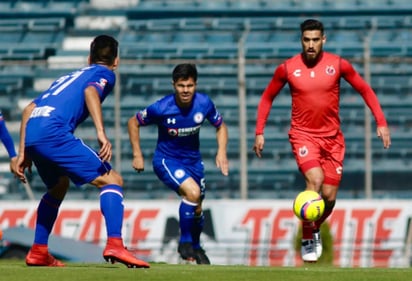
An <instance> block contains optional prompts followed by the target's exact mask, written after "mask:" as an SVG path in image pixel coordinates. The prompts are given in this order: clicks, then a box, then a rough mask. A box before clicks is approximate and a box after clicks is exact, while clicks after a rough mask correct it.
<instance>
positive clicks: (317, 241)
mask: <svg viewBox="0 0 412 281" xmlns="http://www.w3.org/2000/svg"><path fill="white" fill-rule="evenodd" d="M313 244H314V248H315V253H316V256H317V258H320V256H321V255H322V250H323V246H322V239H321V238H320V230H319V229H318V230H316V231H313Z"/></svg>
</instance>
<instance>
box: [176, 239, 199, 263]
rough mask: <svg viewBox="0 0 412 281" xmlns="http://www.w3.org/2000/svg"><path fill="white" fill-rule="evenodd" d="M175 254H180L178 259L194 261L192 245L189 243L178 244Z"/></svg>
mask: <svg viewBox="0 0 412 281" xmlns="http://www.w3.org/2000/svg"><path fill="white" fill-rule="evenodd" d="M177 252H178V253H179V254H180V257H181V258H182V259H184V260H188V261H194V260H195V259H196V258H195V252H194V250H193V247H192V243H190V242H187V243H179V246H178V247H177Z"/></svg>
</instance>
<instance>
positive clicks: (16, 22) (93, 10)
mask: <svg viewBox="0 0 412 281" xmlns="http://www.w3.org/2000/svg"><path fill="white" fill-rule="evenodd" d="M411 14H412V4H411V2H410V1H407V0H376V1H372V0H364V1H359V0H348V1H332V0H316V1H299V0H288V1H274V0H250V1H237V0H216V1H200V0H140V1H139V0H135V1H107V0H105V1H97V0H96V1H92V0H90V1H89V0H41V1H26V0H25V1H23V0H17V1H12V0H10V1H1V2H0V34H1V35H2V38H3V42H2V43H3V44H2V46H1V47H0V103H1V110H2V111H3V113H4V114H5V116H6V118H8V119H10V122H11V123H12V124H13V123H15V124H18V118H19V114H20V112H21V107H22V104H24V103H25V102H27V100H29V99H31V98H33V97H34V96H35V95H37V94H38V93H40V92H41V91H42V90H44V89H45V88H46V87H47V86H48V84H49V83H50V82H51V81H52V79H54V78H56V76H58V75H60V74H61V73H65V72H66V71H67V70H69V69H73V68H77V67H79V66H81V65H85V64H86V63H87V60H86V59H87V51H88V47H89V46H88V44H89V42H90V40H91V38H92V37H94V36H95V35H96V34H100V33H107V34H110V35H113V36H115V37H117V38H118V40H119V41H120V46H121V48H120V55H121V59H122V64H121V66H120V68H119V71H118V75H119V82H120V90H121V99H120V124H121V130H120V131H121V136H116V135H115V134H114V133H113V135H111V136H112V138H113V141H114V140H115V139H116V138H120V144H121V147H120V148H119V150H118V151H120V154H121V163H120V167H121V172H122V174H123V175H124V178H125V185H126V188H127V192H128V193H129V194H128V196H129V197H131V198H133V197H136V198H142V199H143V198H146V199H151V198H159V197H161V196H164V195H163V194H164V193H162V192H161V190H162V188H164V187H163V186H161V185H160V184H159V182H158V180H157V179H156V178H155V176H154V174H153V173H152V172H151V171H150V169H149V166H150V160H149V159H150V157H151V155H152V153H153V147H154V136H155V134H156V129H155V128H150V129H149V128H147V129H145V130H144V133H143V139H142V147H143V150H144V154H145V155H146V157H147V166H148V167H147V171H145V173H141V174H136V173H135V172H134V171H133V169H132V168H131V164H130V161H131V158H130V157H131V155H130V144H129V142H128V139H127V131H126V123H127V120H128V118H130V117H131V116H132V115H133V114H134V113H135V112H136V111H137V110H139V109H141V108H143V107H144V106H145V105H147V104H149V103H150V102H152V101H154V100H156V99H157V98H159V97H161V96H163V95H164V94H167V93H169V92H171V91H172V87H171V84H170V81H171V78H170V72H171V69H172V67H173V66H174V65H175V64H176V63H178V62H182V61H192V62H195V63H197V65H198V69H199V74H200V75H199V83H198V90H199V91H201V92H205V93H207V94H210V95H211V96H213V98H214V100H215V102H216V104H217V107H218V109H219V110H220V111H221V112H222V114H223V116H224V118H225V120H226V122H227V123H228V125H229V130H230V143H229V149H228V155H229V158H230V162H231V164H230V175H229V176H228V177H223V176H222V175H220V173H219V171H218V170H217V169H216V168H215V167H214V153H215V140H214V138H213V137H214V135H213V129H212V128H210V126H206V127H205V128H204V129H205V131H206V132H205V133H204V134H202V137H203V143H202V148H201V149H202V152H203V154H204V160H205V167H206V180H207V184H208V188H209V189H210V192H209V194H208V196H210V197H214V198H238V197H239V196H240V195H239V190H238V189H239V181H240V174H239V173H240V168H239V165H240V163H239V157H240V153H241V152H240V151H239V143H240V139H241V138H246V139H247V146H248V150H249V151H247V157H248V185H249V196H250V197H251V198H270V197H276V198H286V197H288V198H291V197H292V196H293V194H294V193H295V192H296V191H297V190H300V189H301V188H302V186H303V182H302V179H301V176H300V175H299V173H298V172H297V168H296V164H295V163H294V160H293V156H292V154H291V151H290V147H289V143H288V141H287V131H288V128H289V115H290V97H289V95H288V89H287V88H286V89H284V90H283V91H282V92H281V94H280V95H279V96H278V98H277V99H276V100H275V102H274V105H273V110H272V113H271V116H270V120H269V122H268V128H267V129H266V138H267V139H266V145H267V146H266V149H265V155H264V159H262V160H258V159H256V157H255V156H254V155H253V153H252V151H251V147H252V145H253V141H254V132H253V130H254V122H255V114H256V106H257V104H258V101H259V98H260V95H261V93H262V91H263V90H264V87H265V86H266V84H267V83H268V82H269V80H270V78H271V76H272V74H273V71H274V68H275V66H276V64H277V63H278V62H280V61H282V60H283V59H285V58H287V57H289V56H291V55H294V54H296V53H298V52H300V48H301V47H300V43H299V30H298V25H299V23H300V22H301V21H302V20H303V19H304V18H307V17H317V18H320V19H321V20H322V21H323V22H324V24H325V26H326V35H327V44H326V45H325V48H326V50H328V51H332V52H335V53H337V54H340V55H341V56H343V57H347V58H350V59H351V60H353V62H354V64H355V66H356V68H357V69H358V70H359V71H360V72H361V73H362V74H365V71H366V70H365V66H364V64H363V58H364V52H365V42H366V41H365V40H366V38H368V39H369V40H370V41H369V47H370V55H371V58H372V61H371V64H370V71H371V84H372V86H373V87H374V89H375V91H376V92H377V94H378V96H379V98H380V99H381V101H382V104H383V108H384V111H385V112H386V114H387V117H388V120H389V123H390V126H391V129H392V133H393V145H392V147H391V149H390V150H388V151H385V150H383V149H381V144H380V142H379V140H378V139H376V138H374V131H372V132H371V134H372V137H373V139H372V155H373V159H374V162H373V163H374V165H373V179H374V188H376V190H378V191H379V192H378V193H377V194H378V195H377V196H381V197H396V196H398V197H402V196H403V194H406V191H407V190H408V189H409V188H410V184H408V182H409V181H408V180H405V178H406V177H407V173H408V170H409V169H410V168H411V167H410V165H411V163H410V162H411V161H410V160H409V159H410V156H411V154H412V152H411V150H412V149H411V148H410V147H411V145H410V141H411V139H412V120H411V117H410V110H411V109H412V78H411V77H412V76H411V74H412V67H411V65H412V64H411V63H410V61H408V58H410V57H412V43H411V42H412V41H411V39H412V33H411V31H410V30H411V28H412V16H411ZM242 36H243V37H242ZM241 38H243V39H244V44H243V47H244V51H245V59H246V69H245V72H246V101H247V102H246V103H247V108H246V111H247V116H246V120H247V134H248V135H247V136H240V134H239V126H240V125H239V98H238V88H239V83H238V77H237V75H238V73H237V71H238V65H237V57H238V52H239V41H240V39H241ZM341 104H342V106H341V112H340V113H341V119H342V122H343V130H344V133H345V136H346V142H347V161H346V165H345V168H346V169H345V174H344V180H343V183H342V186H343V188H342V189H345V192H344V193H343V196H348V197H358V196H362V190H363V188H364V187H363V186H364V179H363V174H364V172H365V164H364V157H365V148H364V147H365V145H364V137H363V136H364V130H365V129H364V125H365V124H364V122H365V121H364V120H365V115H364V114H365V113H364V105H363V102H362V100H361V98H360V97H359V96H358V95H357V94H356V93H354V91H353V90H352V88H351V87H350V86H349V85H348V84H347V83H346V82H344V81H342V96H341ZM115 111H116V102H115V99H114V98H113V97H111V98H109V99H108V100H106V101H105V103H104V115H105V119H106V120H107V124H108V126H109V130H110V131H111V132H115V129H114V126H115V122H114V119H113V116H115ZM84 125H85V126H84V127H82V128H79V130H78V135H79V136H81V137H84V138H85V139H87V140H88V142H90V143H92V144H94V143H95V140H94V135H93V131H92V130H90V126H91V123H85V124H84ZM14 127H15V128H18V126H17V125H16V126H14ZM372 128H374V122H373V121H372ZM373 130H374V129H373ZM16 132H17V129H15V130H14V135H15V136H16V141H17V139H18V134H16ZM2 159H3V158H2ZM3 160H4V159H3ZM3 162H4V161H3ZM0 176H1V177H3V178H9V179H10V175H8V173H7V171H2V172H1V174H0ZM388 179H390V180H388ZM31 183H32V186H33V188H34V190H35V191H41V190H43V186H42V183H41V181H40V180H39V178H38V177H37V175H36V174H34V175H33V178H32V182H31ZM389 187H390V189H391V191H390V192H386V193H385V190H387V189H389ZM8 188H9V190H10V191H13V192H14V193H16V192H19V191H18V190H19V188H16V186H15V183H13V182H12V181H9V187H8ZM395 189H396V191H397V192H394V190H395ZM16 190H17V191H16ZM159 191H160V192H159ZM13 192H12V193H13ZM20 192H21V190H20ZM2 196H3V197H4V196H6V197H7V195H4V194H3V195H2ZM10 196H12V195H10ZM72 196H81V197H84V196H88V195H87V193H86V195H84V194H82V195H76V194H75V195H72Z"/></svg>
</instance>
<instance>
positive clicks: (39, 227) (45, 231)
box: [34, 193, 62, 245]
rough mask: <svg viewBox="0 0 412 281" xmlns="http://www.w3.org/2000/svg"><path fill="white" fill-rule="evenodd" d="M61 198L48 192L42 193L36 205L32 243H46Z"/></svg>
mask: <svg viewBox="0 0 412 281" xmlns="http://www.w3.org/2000/svg"><path fill="white" fill-rule="evenodd" d="M61 203H62V200H58V199H55V198H53V197H52V196H51V195H50V194H49V193H46V194H44V195H43V197H42V199H41V200H40V203H39V206H38V207H37V221H36V231H35V233H34V243H35V244H42V245H47V244H48V242H49V235H50V233H51V231H52V228H53V225H54V222H55V221H56V218H57V214H58V212H59V207H60V205H61Z"/></svg>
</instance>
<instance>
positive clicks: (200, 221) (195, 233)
mask: <svg viewBox="0 0 412 281" xmlns="http://www.w3.org/2000/svg"><path fill="white" fill-rule="evenodd" d="M204 224H205V216H204V215H203V212H202V213H201V214H200V215H199V216H195V217H194V222H193V227H192V245H193V249H200V248H201V246H200V234H201V233H202V231H203V226H204Z"/></svg>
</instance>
